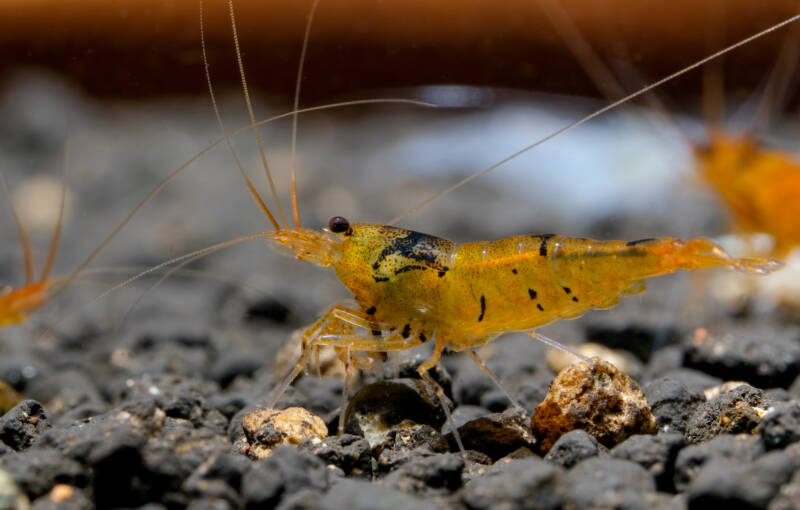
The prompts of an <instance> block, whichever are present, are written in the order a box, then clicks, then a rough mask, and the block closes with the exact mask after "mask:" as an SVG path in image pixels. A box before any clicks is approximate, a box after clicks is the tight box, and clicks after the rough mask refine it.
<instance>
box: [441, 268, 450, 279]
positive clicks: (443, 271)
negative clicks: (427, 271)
mask: <svg viewBox="0 0 800 510" xmlns="http://www.w3.org/2000/svg"><path fill="white" fill-rule="evenodd" d="M448 271H450V268H449V267H447V266H444V267H443V268H442V270H441V271H439V278H441V277H442V276H444V275H445V274H446V273H447V272H448Z"/></svg>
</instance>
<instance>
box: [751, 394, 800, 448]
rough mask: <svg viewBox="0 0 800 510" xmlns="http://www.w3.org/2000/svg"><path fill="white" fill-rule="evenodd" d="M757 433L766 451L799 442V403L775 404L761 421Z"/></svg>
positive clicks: (794, 401)
mask: <svg viewBox="0 0 800 510" xmlns="http://www.w3.org/2000/svg"><path fill="white" fill-rule="evenodd" d="M758 433H759V435H760V436H761V440H762V441H764V446H765V447H766V448H767V449H768V450H772V449H776V448H785V447H786V446H788V445H790V444H792V443H796V442H798V441H800V401H798V400H793V401H789V402H781V403H778V404H775V405H774V407H773V408H771V409H770V411H769V412H768V413H767V414H766V415H765V416H764V419H763V420H761V424H759V426H758Z"/></svg>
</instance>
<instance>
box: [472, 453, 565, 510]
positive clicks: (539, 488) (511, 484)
mask: <svg viewBox="0 0 800 510" xmlns="http://www.w3.org/2000/svg"><path fill="white" fill-rule="evenodd" d="M563 483H564V470H563V468H561V467H560V466H556V465H555V464H552V463H550V462H546V461H544V460H542V459H539V458H535V457H534V458H530V459H522V460H508V461H499V462H497V463H495V464H494V465H493V466H492V467H491V468H490V469H488V470H487V471H486V473H485V474H484V475H483V476H480V477H476V478H474V479H472V480H470V481H469V482H467V484H466V485H465V486H464V489H463V491H462V492H461V502H462V503H463V504H464V506H466V507H467V508H468V509H470V510H491V509H495V508H501V509H517V508H536V509H541V510H550V509H552V510H556V509H560V508H562V507H563V506H564V488H563Z"/></svg>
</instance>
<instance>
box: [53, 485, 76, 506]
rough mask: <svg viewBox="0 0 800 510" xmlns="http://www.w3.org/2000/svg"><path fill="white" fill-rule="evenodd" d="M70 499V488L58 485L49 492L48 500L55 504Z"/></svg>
mask: <svg viewBox="0 0 800 510" xmlns="http://www.w3.org/2000/svg"><path fill="white" fill-rule="evenodd" d="M71 497H72V487H70V486H69V485H67V484H65V483H59V484H57V485H56V486H55V487H53V488H52V489H51V490H50V499H51V500H53V501H54V502H56V503H63V502H65V501H66V500H68V499H69V498H71Z"/></svg>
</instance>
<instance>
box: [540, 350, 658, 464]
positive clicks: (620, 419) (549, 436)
mask: <svg viewBox="0 0 800 510" xmlns="http://www.w3.org/2000/svg"><path fill="white" fill-rule="evenodd" d="M531 428H532V429H533V433H534V435H535V436H536V439H537V440H538V441H539V444H538V448H539V450H540V451H541V452H547V451H548V450H550V448H551V447H552V446H553V444H554V443H555V442H556V440H558V438H559V437H561V436H562V435H563V434H565V433H567V432H569V431H571V430H575V429H582V430H585V431H586V432H588V433H589V434H591V435H593V436H594V437H596V438H597V440H598V441H599V442H600V443H602V444H603V445H605V446H607V447H612V446H614V445H616V444H618V443H620V442H622V441H624V440H625V439H626V438H628V437H629V436H632V435H634V434H655V433H656V424H655V420H654V419H653V415H652V414H651V412H650V406H649V405H648V403H647V400H646V399H645V397H644V393H642V390H641V388H639V385H637V384H636V382H634V381H633V379H631V378H630V377H628V376H627V375H625V374H624V373H622V372H620V371H619V370H618V369H617V368H616V367H615V366H614V365H612V364H610V363H608V362H606V361H603V360H601V359H599V358H592V359H590V360H589V361H588V362H583V361H582V362H580V363H575V364H574V365H572V366H570V367H567V368H565V369H564V370H562V371H561V372H560V373H559V374H558V375H557V376H556V378H555V380H554V381H553V383H552V384H551V385H550V389H549V391H548V395H547V397H546V398H545V399H544V401H542V403H541V404H539V405H538V406H537V407H536V410H535V411H534V414H533V418H532V419H531Z"/></svg>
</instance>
